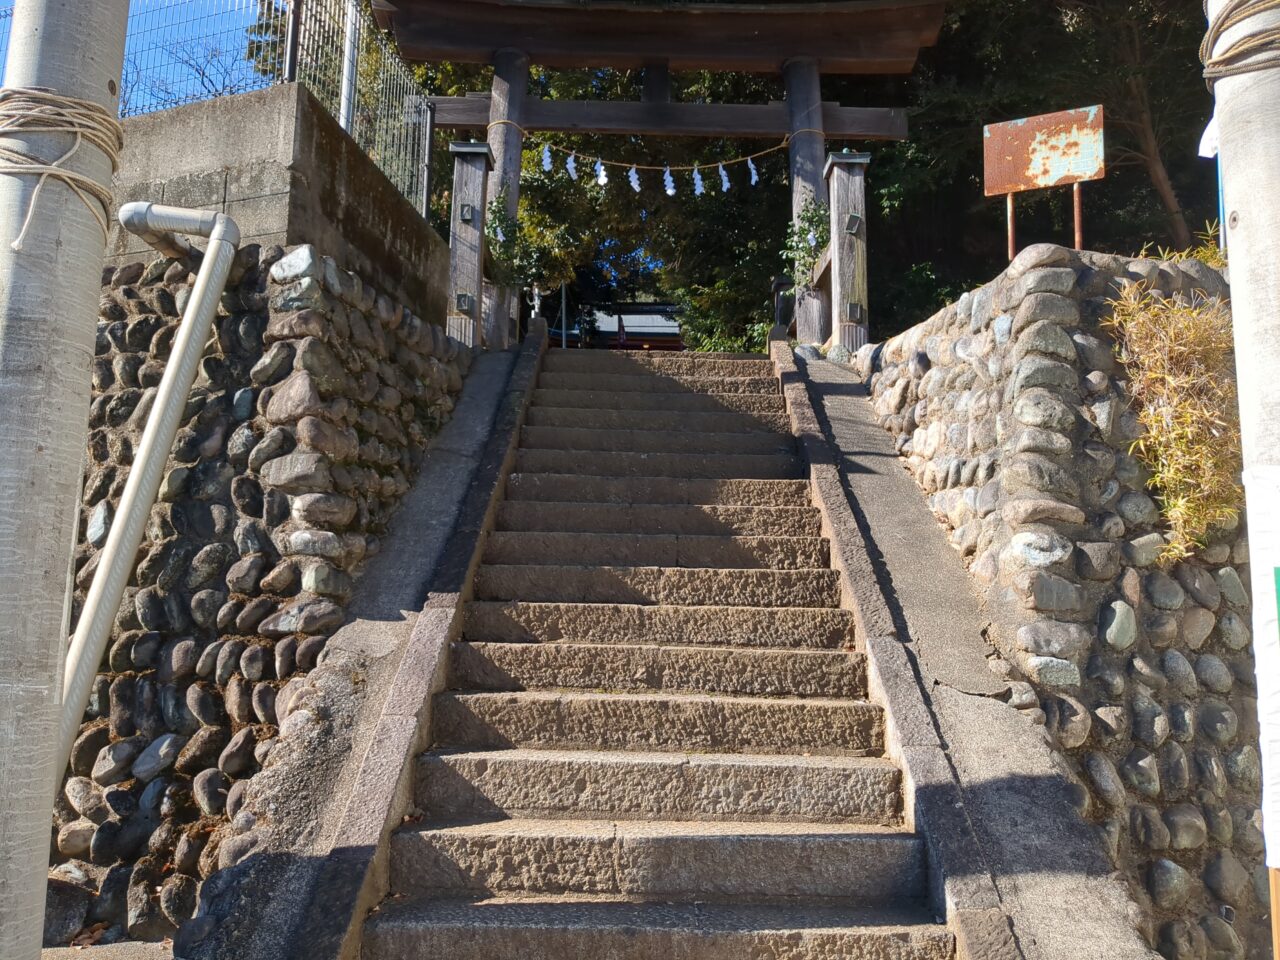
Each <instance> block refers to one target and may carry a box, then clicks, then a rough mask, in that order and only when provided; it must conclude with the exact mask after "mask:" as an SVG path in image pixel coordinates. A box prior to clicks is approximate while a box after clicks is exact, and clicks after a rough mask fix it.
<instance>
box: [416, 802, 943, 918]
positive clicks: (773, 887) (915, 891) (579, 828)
mask: <svg viewBox="0 0 1280 960" xmlns="http://www.w3.org/2000/svg"><path fill="white" fill-rule="evenodd" d="M391 877H392V880H391V883H392V890H393V891H394V892H395V893H399V894H408V895H410V896H437V897H465V896H483V895H485V894H512V893H519V894H522V895H526V896H527V895H535V896H536V895H539V894H544V895H545V894H551V895H556V894H570V895H573V894H577V895H591V896H612V897H628V898H631V899H636V900H659V901H664V902H671V901H675V902H684V903H688V902H697V903H706V902H713V903H714V902H719V903H725V902H734V901H738V902H742V901H748V902H750V901H760V900H765V901H768V900H786V899H792V898H797V897H808V898H820V899H825V900H834V899H836V898H839V899H841V900H854V901H857V902H858V903H860V904H866V905H869V904H875V903H887V902H892V901H893V900H895V899H898V898H908V899H914V898H918V897H920V896H922V895H923V893H924V883H925V855H924V844H923V842H922V841H921V840H920V839H919V838H918V837H915V836H912V835H911V834H907V833H904V832H902V831H900V830H896V829H893V828H883V827H868V826H863V825H860V824H859V825H851V824H812V823H716V822H705V823H690V822H676V821H661V820H659V821H616V822H609V821H600V820H523V819H521V820H501V821H496V822H493V823H479V824H469V825H465V826H447V827H438V828H435V829H430V828H428V829H409V830H401V831H399V832H397V833H395V834H393V835H392V838H391Z"/></svg>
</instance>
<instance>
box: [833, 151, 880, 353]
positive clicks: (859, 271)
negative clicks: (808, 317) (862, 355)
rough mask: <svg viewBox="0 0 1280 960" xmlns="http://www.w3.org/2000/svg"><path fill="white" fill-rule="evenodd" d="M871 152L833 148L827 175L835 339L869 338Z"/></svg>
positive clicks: (846, 342)
mask: <svg viewBox="0 0 1280 960" xmlns="http://www.w3.org/2000/svg"><path fill="white" fill-rule="evenodd" d="M870 162H871V155H870V154H869V153H833V154H831V156H830V157H828V158H827V166H826V169H825V170H824V171H823V177H824V179H825V180H826V182H827V194H828V196H829V197H830V203H831V311H832V323H833V325H834V332H835V334H836V343H838V344H840V345H841V346H843V347H844V348H845V349H847V350H850V351H853V350H857V349H858V348H859V347H861V346H862V345H863V344H865V343H867V342H868V330H867V326H868V324H869V323H870V320H869V319H868V317H867V191H866V184H867V164H868V163H870Z"/></svg>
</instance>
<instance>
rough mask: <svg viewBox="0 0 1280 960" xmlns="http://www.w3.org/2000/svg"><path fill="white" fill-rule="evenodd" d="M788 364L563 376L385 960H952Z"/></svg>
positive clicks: (396, 873)
mask: <svg viewBox="0 0 1280 960" xmlns="http://www.w3.org/2000/svg"><path fill="white" fill-rule="evenodd" d="M803 471H804V468H803V465H802V463H801V462H800V460H799V459H798V458H797V456H796V450H795V444H794V441H793V439H792V437H791V435H790V432H789V426H788V420H787V417H786V413H785V409H784V406H783V400H782V397H781V395H780V392H779V389H778V384H777V381H776V380H775V378H774V377H773V375H772V369H771V367H770V365H769V364H768V362H767V361H765V360H763V359H760V358H755V359H745V358H723V357H710V358H708V357H693V356H688V355H667V356H657V355H655V356H649V355H635V354H616V353H609V354H606V353H593V352H579V351H567V352H561V351H553V352H551V353H549V354H548V355H547V357H546V360H545V362H544V368H543V371H542V373H541V376H540V379H539V382H538V389H537V390H536V392H535V395H534V400H533V404H532V406H531V408H530V410H529V412H528V418H527V421H526V426H525V427H524V431H523V436H522V438H521V445H520V450H519V451H518V453H517V461H516V467H515V471H514V474H513V475H512V476H511V477H510V479H509V482H508V485H507V489H506V500H505V502H503V503H502V504H501V505H500V507H499V510H498V515H497V523H496V529H495V532H494V533H493V534H492V535H491V536H490V537H489V539H488V542H487V545H486V548H485V554H484V558H483V563H482V565H481V567H480V568H479V571H478V573H477V575H476V580H475V584H474V601H473V602H471V603H470V604H469V605H468V608H467V610H466V619H465V628H464V635H463V640H462V642H459V643H457V644H455V646H454V649H453V650H452V651H451V663H450V680H449V689H448V691H446V692H444V693H441V694H439V695H437V697H436V700H435V703H434V705H433V730H432V742H433V747H432V749H431V751H430V752H428V753H427V754H425V755H423V756H422V757H421V758H420V760H419V763H418V768H417V778H416V802H417V806H418V807H419V808H420V810H421V811H422V812H423V817H422V819H421V820H420V821H418V822H413V823H407V824H406V825H405V826H404V828H403V829H401V830H400V831H399V832H397V833H396V834H395V835H394V836H393V840H392V848H391V866H390V869H391V878H390V879H391V889H392V892H391V896H390V897H389V898H388V900H387V901H386V902H384V903H383V904H382V905H381V907H380V908H379V910H378V911H377V912H375V913H374V914H373V915H372V916H371V917H370V918H369V920H368V922H367V923H366V926H365V933H364V943H363V957H364V958H365V960H409V958H415V960H417V958H428V957H448V958H450V960H543V958H546V960H551V958H556V960H578V958H580V960H641V958H658V957H661V958H664V960H747V958H761V960H763V958H769V960H783V958H786V960H810V958H821V960H835V958H844V960H943V958H949V957H951V956H952V954H953V950H954V946H953V939H952V937H951V935H950V934H949V933H948V932H947V931H946V929H945V928H944V927H941V926H938V925H936V924H934V922H933V919H932V915H931V913H930V912H929V911H928V909H927V908H926V906H925V902H924V901H925V886H926V864H925V852H924V847H923V843H922V841H921V840H920V838H918V837H916V836H914V835H912V834H911V833H910V832H909V831H907V830H906V829H905V828H904V827H903V824H902V796H901V776H900V772H899V770H898V769H897V767H896V766H895V765H894V764H893V763H892V762H891V761H890V760H888V759H887V758H885V757H884V756H883V749H884V727H885V724H884V717H883V714H882V711H881V708H880V707H879V706H877V705H875V704H872V703H869V702H868V701H867V684H866V662H865V658H864V656H863V654H862V653H860V652H859V651H858V650H857V647H856V644H855V639H854V636H853V624H852V618H851V615H850V614H849V613H848V612H847V611H845V610H842V609H840V600H841V598H840V585H839V580H838V577H837V574H836V573H835V572H834V571H833V570H832V569H831V565H830V561H829V556H828V545H827V542H826V541H825V540H824V539H823V538H822V534H821V522H820V516H819V512H818V510H817V509H816V508H815V507H814V506H812V505H811V502H810V498H809V492H808V484H807V482H806V481H805V480H803V479H802V477H803V475H804V472H803Z"/></svg>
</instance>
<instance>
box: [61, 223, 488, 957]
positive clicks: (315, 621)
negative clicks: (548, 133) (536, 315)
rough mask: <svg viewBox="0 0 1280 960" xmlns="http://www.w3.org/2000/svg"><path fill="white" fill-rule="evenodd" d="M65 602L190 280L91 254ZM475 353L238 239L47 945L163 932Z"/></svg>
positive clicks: (97, 689) (347, 286) (74, 770)
mask: <svg viewBox="0 0 1280 960" xmlns="http://www.w3.org/2000/svg"><path fill="white" fill-rule="evenodd" d="M103 281H104V284H103V296H102V302H101V314H100V319H99V323H98V346H97V355H96V357H95V359H94V361H93V403H92V408H91V411H90V420H89V425H90V434H89V444H88V460H87V473H86V480H85V485H84V510H83V521H82V526H81V541H80V545H79V547H78V548H77V552H76V557H75V585H76V591H75V603H76V607H75V610H74V613H76V614H78V612H79V605H80V604H81V603H82V602H83V598H84V595H85V591H86V590H87V588H88V586H89V584H90V582H91V580H92V577H93V574H94V571H95V570H96V568H97V564H98V561H99V558H100V553H99V550H100V548H101V547H102V545H103V543H104V542H105V539H106V536H107V533H108V531H109V530H110V527H111V523H112V521H113V519H114V511H115V508H116V506H117V504H118V502H119V498H120V494H121V492H122V490H123V487H124V483H125V480H126V478H127V476H128V470H129V465H130V463H131V460H132V456H133V451H134V449H135V447H136V445H137V443H138V440H139V437H140V435H141V430H142V427H143V425H144V422H145V418H146V416H147V413H148V411H149V409H150V405H151V402H152V400H153V398H154V395H155V388H156V385H157V384H158V382H159V380H160V377H161V375H162V374H163V371H164V365H165V361H166V359H167V357H168V355H169V351H170V349H171V347H172V344H173V339H174V334H175V331H176V329H177V325H178V320H179V318H180V315H181V312H182V309H183V307H184V306H185V304H186V302H187V300H188V298H189V296H190V292H191V284H192V283H193V281H194V274H193V272H192V270H191V269H190V268H189V266H188V265H187V264H185V263H180V262H174V261H163V260H162V261H156V262H153V263H151V264H149V265H144V264H143V263H132V264H127V265H124V266H120V267H118V268H112V267H108V268H107V269H106V271H105V272H104V276H103ZM471 357H472V355H471V353H470V352H469V351H468V350H466V349H465V348H461V347H460V345H459V344H458V343H457V342H456V341H453V340H450V339H449V338H448V337H446V335H445V334H444V331H443V330H442V328H441V327H440V326H438V325H436V324H432V323H428V322H426V321H424V320H422V319H420V318H419V317H418V316H415V315H414V314H413V313H412V312H411V311H410V310H408V309H406V308H405V307H404V306H403V305H402V304H400V303H397V302H395V301H393V300H392V299H390V298H389V297H387V296H385V295H383V294H381V293H379V292H378V291H377V290H375V289H374V287H372V286H371V285H370V284H368V283H366V282H364V280H362V279H361V278H360V277H357V276H355V275H353V274H350V273H347V272H345V271H343V270H341V269H339V268H338V267H337V266H336V264H335V263H334V261H333V260H332V259H330V258H328V257H321V256H320V255H319V254H318V253H317V251H316V249H315V248H313V247H310V246H303V247H298V248H295V249H293V250H292V251H291V252H289V253H288V254H286V253H285V251H284V250H283V249H282V248H280V247H278V246H276V247H268V248H265V249H264V248H261V247H259V246H258V245H256V244H249V245H247V246H245V247H243V248H242V249H241V250H240V253H239V255H238V256H237V259H236V263H235V267H234V269H233V273H232V278H231V282H230V283H229V285H228V288H227V291H226V293H225V294H224V295H223V298H222V305H221V310H220V311H219V315H218V317H217V320H216V323H215V336H214V337H213V338H212V340H211V342H210V345H209V348H208V351H207V353H206V355H205V358H204V360H203V361H202V363H201V367H200V373H199V376H198V378H197V381H196V385H195V388H194V389H193V392H192V396H191V399H190V402H189V404H188V406H187V411H186V416H185V419H184V423H183V426H182V428H181V429H180V431H179V433H178V436H177V440H176V443H175V446H174V450H173V453H172V456H171V458H170V462H169V465H168V469H167V471H166V474H165V477H164V481H163V484H162V487H161V492H160V497H159V502H158V503H157V504H156V505H155V507H154V509H153V510H152V512H151V519H150V523H149V524H148V528H147V533H146V537H145V540H144V542H143V545H142V548H141V550H140V551H139V554H138V559H137V565H136V568H135V572H134V576H133V579H132V581H131V583H130V586H129V588H128V591H127V593H126V595H125V598H124V602H123V604H122V605H121V609H120V613H119V615H118V617H117V620H116V626H115V630H114V632H113V637H112V642H111V646H110V649H109V651H108V652H107V655H106V657H105V658H104V661H103V664H102V668H101V670H102V672H101V673H100V674H99V676H98V677H97V680H96V682H95V684H94V688H93V693H92V697H91V700H90V704H89V709H88V713H87V715H86V717H85V721H84V724H83V726H82V727H81V733H80V736H79V738H78V739H77V741H76V744H75V748H74V750H73V752H72V757H71V763H70V770H69V774H68V778H67V780H66V781H65V783H64V785H63V789H62V790H61V791H60V792H59V795H58V798H57V803H56V811H55V822H54V840H53V854H52V859H53V863H54V866H53V869H52V870H51V880H50V898H49V909H48V911H47V915H46V942H47V944H48V945H57V944H66V943H67V942H68V940H69V939H70V938H72V937H73V936H75V935H76V934H77V932H78V931H81V930H82V929H84V928H87V927H88V928H92V927H94V925H98V926H97V930H96V934H97V936H98V938H99V942H111V941H113V940H118V939H124V938H126V937H128V938H133V939H143V940H159V939H161V938H163V937H167V936H171V935H172V934H173V933H174V931H175V929H176V927H177V926H178V925H179V924H180V923H181V922H182V921H184V920H186V919H187V918H189V917H190V916H191V915H192V913H193V910H194V908H195V905H196V898H197V894H198V891H199V888H200V884H201V882H202V881H203V880H204V879H205V878H207V877H209V876H210V875H211V874H212V873H213V872H214V871H215V870H217V869H219V867H222V866H226V865H227V863H228V862H229V861H232V860H234V859H235V854H236V851H235V849H234V848H235V846H236V844H235V843H234V842H231V841H232V840H233V838H236V837H237V835H238V833H242V832H243V831H237V830H234V829H232V827H231V824H232V822H233V821H234V820H235V818H236V815H237V813H238V812H239V810H240V807H241V805H242V803H243V801H244V797H245V791H246V786H247V784H248V783H249V780H250V778H251V777H253V776H254V774H255V773H256V772H257V771H258V770H260V769H261V768H262V766H263V765H264V764H268V763H270V757H271V753H272V749H273V746H274V745H275V743H276V741H277V735H278V733H279V732H280V728H281V726H282V725H284V724H285V723H286V721H287V719H288V717H289V716H290V715H291V712H292V711H293V710H294V708H295V707H296V706H297V704H296V702H295V701H301V700H304V699H305V696H304V695H303V692H304V691H305V688H306V676H307V674H308V671H310V670H311V669H312V668H313V667H314V666H315V665H316V664H317V662H318V661H320V660H321V658H322V657H323V654H324V649H325V643H326V640H327V639H328V637H329V636H330V635H331V634H332V633H333V632H334V630H335V629H337V628H338V627H339V626H340V625H341V624H342V623H343V621H344V619H345V616H346V609H345V608H346V605H347V602H348V600H349V599H350V597H351V594H352V591H353V589H354V587H355V583H356V579H357V578H358V577H359V574H360V571H361V569H362V565H363V563H364V561H365V560H366V558H369V557H371V556H372V555H373V554H374V553H375V552H376V551H377V550H378V545H379V539H380V535H381V534H383V533H384V532H385V530H386V529H387V526H388V524H389V523H390V522H391V518H392V515H393V514H394V512H395V510H396V508H397V505H398V504H399V503H400V501H401V498H402V497H403V496H404V494H405V493H406V492H407V491H408V489H409V486H410V483H411V481H412V479H413V477H414V474H415V471H416V469H417V466H418V464H419V461H420V459H421V456H422V454H423V451H424V449H425V448H426V446H427V444H428V441H429V439H430V437H431V436H432V435H433V434H434V433H435V432H436V431H437V430H438V429H439V428H440V426H441V425H442V424H443V423H444V422H445V421H446V420H448V418H449V416H450V414H451V411H452V410H453V405H454V398H455V396H456V395H457V393H458V391H459V390H460V388H461V386H462V377H463V376H464V375H465V373H466V372H467V369H468V367H469V366H470V361H471Z"/></svg>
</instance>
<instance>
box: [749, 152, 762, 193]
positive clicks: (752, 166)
mask: <svg viewBox="0 0 1280 960" xmlns="http://www.w3.org/2000/svg"><path fill="white" fill-rule="evenodd" d="M747 169H748V170H750V171H751V185H752V186H753V187H754V186H755V185H756V184H757V183H759V182H760V171H758V170H757V169H756V162H755V161H754V160H752V159H751V158H750V157H748V158H747Z"/></svg>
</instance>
